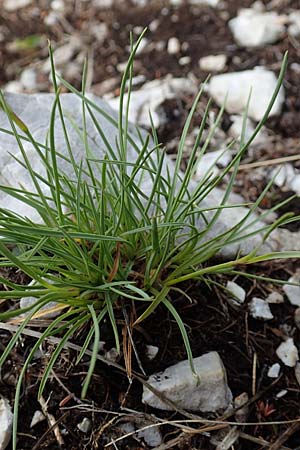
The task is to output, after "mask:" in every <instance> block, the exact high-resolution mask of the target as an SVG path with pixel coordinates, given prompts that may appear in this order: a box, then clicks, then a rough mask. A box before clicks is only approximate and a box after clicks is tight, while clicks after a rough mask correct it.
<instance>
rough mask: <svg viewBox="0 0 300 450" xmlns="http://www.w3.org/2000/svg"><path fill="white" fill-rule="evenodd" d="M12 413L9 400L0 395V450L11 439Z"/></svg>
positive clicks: (2, 449)
mask: <svg viewBox="0 0 300 450" xmlns="http://www.w3.org/2000/svg"><path fill="white" fill-rule="evenodd" d="M12 424H13V413H12V411H11V406H10V404H9V401H8V400H7V399H6V398H4V397H0V450H4V449H5V448H6V447H7V446H8V444H9V441H10V439H11V432H12Z"/></svg>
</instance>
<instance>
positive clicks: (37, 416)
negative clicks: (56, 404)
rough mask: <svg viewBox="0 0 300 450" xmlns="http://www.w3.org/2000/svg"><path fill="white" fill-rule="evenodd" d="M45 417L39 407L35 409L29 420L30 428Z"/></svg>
mask: <svg viewBox="0 0 300 450" xmlns="http://www.w3.org/2000/svg"><path fill="white" fill-rule="evenodd" d="M45 419H46V417H45V416H44V414H43V413H42V411H40V410H39V409H38V410H36V411H35V413H34V414H33V417H32V419H31V422H30V428H33V427H34V426H35V425H37V424H38V423H40V422H42V421H43V420H45Z"/></svg>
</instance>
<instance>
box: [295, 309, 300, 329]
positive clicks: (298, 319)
mask: <svg viewBox="0 0 300 450" xmlns="http://www.w3.org/2000/svg"><path fill="white" fill-rule="evenodd" d="M294 321H295V325H296V327H297V328H298V330H300V308H296V309H295V313H294Z"/></svg>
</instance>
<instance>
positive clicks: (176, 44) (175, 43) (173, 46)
mask: <svg viewBox="0 0 300 450" xmlns="http://www.w3.org/2000/svg"><path fill="white" fill-rule="evenodd" d="M167 51H168V53H169V55H177V53H179V52H180V41H179V40H178V39H177V38H176V37H171V38H170V39H169V40H168V46H167Z"/></svg>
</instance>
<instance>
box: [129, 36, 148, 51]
mask: <svg viewBox="0 0 300 450" xmlns="http://www.w3.org/2000/svg"><path fill="white" fill-rule="evenodd" d="M148 45H149V39H147V38H146V37H143V38H142V40H141V41H140V44H139V46H138V49H137V51H136V53H135V54H136V55H141V54H142V53H143V52H144V51H145V50H146V48H147V47H148ZM130 50H131V48H130V47H129V51H130Z"/></svg>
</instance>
